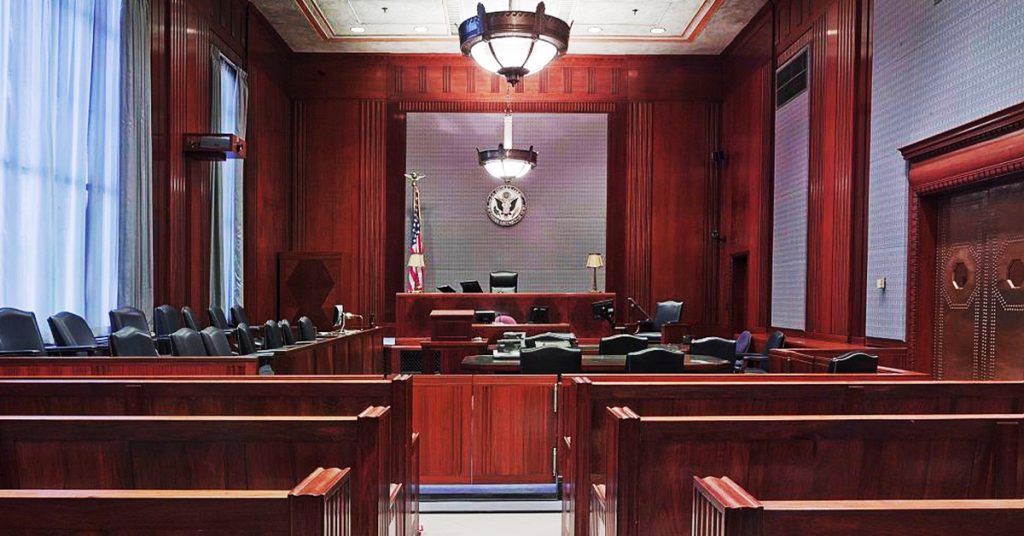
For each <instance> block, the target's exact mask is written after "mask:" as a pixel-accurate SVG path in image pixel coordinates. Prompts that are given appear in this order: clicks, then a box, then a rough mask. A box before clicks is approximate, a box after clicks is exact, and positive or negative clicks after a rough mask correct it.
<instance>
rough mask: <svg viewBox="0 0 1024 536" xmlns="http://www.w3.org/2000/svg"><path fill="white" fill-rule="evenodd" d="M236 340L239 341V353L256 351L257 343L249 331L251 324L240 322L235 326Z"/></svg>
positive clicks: (253, 352) (249, 353)
mask: <svg viewBox="0 0 1024 536" xmlns="http://www.w3.org/2000/svg"><path fill="white" fill-rule="evenodd" d="M235 340H236V341H237V342H238V355H252V354H255V353H256V343H255V342H254V341H253V340H252V333H249V324H239V325H238V327H237V328H235Z"/></svg>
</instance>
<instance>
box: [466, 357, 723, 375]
mask: <svg viewBox="0 0 1024 536" xmlns="http://www.w3.org/2000/svg"><path fill="white" fill-rule="evenodd" d="M683 367H684V368H685V369H687V370H688V371H693V372H726V371H732V367H733V363H732V362H730V361H728V360H726V359H721V358H718V357H714V356H710V355H695V354H685V357H684V358H683ZM462 369H463V370H465V371H468V372H519V360H518V359H495V358H494V355H493V354H484V355H471V356H468V357H466V358H465V359H463V360H462ZM625 369H626V356H624V355H584V356H583V372H619V373H621V372H623V371H625Z"/></svg>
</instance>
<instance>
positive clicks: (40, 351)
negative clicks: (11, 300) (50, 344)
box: [0, 307, 46, 356]
mask: <svg viewBox="0 0 1024 536" xmlns="http://www.w3.org/2000/svg"><path fill="white" fill-rule="evenodd" d="M0 355H24V356H33V355H46V346H45V345H44V344H43V335H42V334H41V333H39V324H38V323H36V315H35V313H33V312H30V311H22V310H21V309H15V308H13V307H4V308H0Z"/></svg>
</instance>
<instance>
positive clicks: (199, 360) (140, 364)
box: [0, 356, 259, 377]
mask: <svg viewBox="0 0 1024 536" xmlns="http://www.w3.org/2000/svg"><path fill="white" fill-rule="evenodd" d="M258 368H259V362H258V359H257V358H256V357H255V356H237V357H171V356H164V357H96V356H90V357H0V377H4V376H254V375H256V372H257V370H258Z"/></svg>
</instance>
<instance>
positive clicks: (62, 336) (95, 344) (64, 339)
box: [46, 311, 109, 355]
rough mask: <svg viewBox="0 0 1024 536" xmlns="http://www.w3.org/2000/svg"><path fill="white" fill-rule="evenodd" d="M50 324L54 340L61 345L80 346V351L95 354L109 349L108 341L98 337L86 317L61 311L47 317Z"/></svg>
mask: <svg viewBox="0 0 1024 536" xmlns="http://www.w3.org/2000/svg"><path fill="white" fill-rule="evenodd" d="M46 323H47V324H49V326H50V334H51V335H53V342H55V343H56V344H57V346H61V347H78V348H81V351H80V353H84V354H88V355H95V354H103V353H107V352H108V351H109V347H108V346H107V341H106V340H105V339H104V340H103V341H102V342H100V340H98V339H97V338H96V336H95V335H94V334H93V332H92V328H91V327H89V323H88V322H86V321H85V319H84V318H82V317H80V316H78V315H76V314H75V313H69V312H67V311H61V312H59V313H57V314H55V315H53V316H51V317H50V318H47V319H46Z"/></svg>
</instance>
